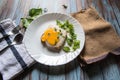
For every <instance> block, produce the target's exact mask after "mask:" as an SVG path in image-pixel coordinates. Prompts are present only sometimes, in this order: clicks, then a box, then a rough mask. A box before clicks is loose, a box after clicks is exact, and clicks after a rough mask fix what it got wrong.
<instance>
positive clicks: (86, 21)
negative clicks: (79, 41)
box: [72, 7, 120, 64]
mask: <svg viewBox="0 0 120 80" xmlns="http://www.w3.org/2000/svg"><path fill="white" fill-rule="evenodd" d="M72 16H73V17H74V18H76V19H77V20H78V21H79V22H80V24H81V25H82V27H83V29H84V31H85V38H86V41H85V46H84V49H83V51H82V53H81V54H80V56H79V57H80V58H82V59H83V60H84V61H85V62H86V63H87V64H90V63H93V62H96V61H98V60H101V59H103V58H105V57H106V56H107V55H108V54H109V53H113V54H115V55H119V54H120V48H119V47H120V37H119V36H118V35H117V33H116V32H115V30H114V29H113V27H112V26H111V24H110V23H108V22H107V21H105V20H104V19H103V18H102V17H100V16H99V14H98V13H97V11H96V10H95V9H94V8H93V7H90V8H88V9H86V10H81V11H80V12H78V13H75V14H72ZM115 49H116V50H115Z"/></svg>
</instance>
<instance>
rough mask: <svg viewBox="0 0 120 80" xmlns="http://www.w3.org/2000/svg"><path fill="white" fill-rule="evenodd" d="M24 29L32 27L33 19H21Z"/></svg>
mask: <svg viewBox="0 0 120 80" xmlns="http://www.w3.org/2000/svg"><path fill="white" fill-rule="evenodd" d="M21 21H22V24H23V27H25V28H27V26H29V25H30V23H31V22H32V21H33V19H32V18H21Z"/></svg>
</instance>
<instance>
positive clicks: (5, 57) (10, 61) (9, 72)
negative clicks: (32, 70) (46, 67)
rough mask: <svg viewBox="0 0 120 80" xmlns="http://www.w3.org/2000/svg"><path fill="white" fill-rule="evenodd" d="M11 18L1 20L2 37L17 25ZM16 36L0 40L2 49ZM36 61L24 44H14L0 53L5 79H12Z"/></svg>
mask: <svg viewBox="0 0 120 80" xmlns="http://www.w3.org/2000/svg"><path fill="white" fill-rule="evenodd" d="M15 26H16V25H15V23H14V22H13V21H12V20H11V19H6V20H3V21H1V22H0V37H2V35H4V34H6V33H7V32H9V31H10V30H12V29H13V28H14V27H15ZM13 37H14V36H10V37H6V38H5V39H4V40H2V41H1V42H0V50H2V49H3V48H4V47H6V46H7V45H8V44H10V43H11V42H12V40H13ZM34 62H35V61H34V60H33V59H32V58H31V57H30V56H29V54H28V52H27V51H26V49H25V46H24V44H20V45H14V46H11V47H10V48H8V49H7V50H6V51H4V52H3V53H0V73H1V74H2V77H3V80H10V79H12V78H13V77H15V76H16V75H17V74H19V73H21V72H22V71H24V70H25V69H27V68H28V67H30V66H31V65H32V64H33V63H34Z"/></svg>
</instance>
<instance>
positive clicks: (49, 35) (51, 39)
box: [41, 28, 59, 45]
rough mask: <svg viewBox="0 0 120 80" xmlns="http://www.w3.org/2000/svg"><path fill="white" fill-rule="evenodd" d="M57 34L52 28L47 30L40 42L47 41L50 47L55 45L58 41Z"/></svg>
mask: <svg viewBox="0 0 120 80" xmlns="http://www.w3.org/2000/svg"><path fill="white" fill-rule="evenodd" d="M58 35H59V32H57V31H55V29H54V28H48V29H47V30H46V31H45V32H44V34H43V35H42V38H41V40H42V42H45V41H47V42H48V43H49V44H50V45H55V44H56V43H57V42H58V41H59V38H58Z"/></svg>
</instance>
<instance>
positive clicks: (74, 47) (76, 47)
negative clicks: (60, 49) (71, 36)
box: [72, 40, 80, 51]
mask: <svg viewBox="0 0 120 80" xmlns="http://www.w3.org/2000/svg"><path fill="white" fill-rule="evenodd" d="M72 48H73V50H74V51H75V50H76V49H78V48H80V41H79V40H74V42H73V47H72Z"/></svg>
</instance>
